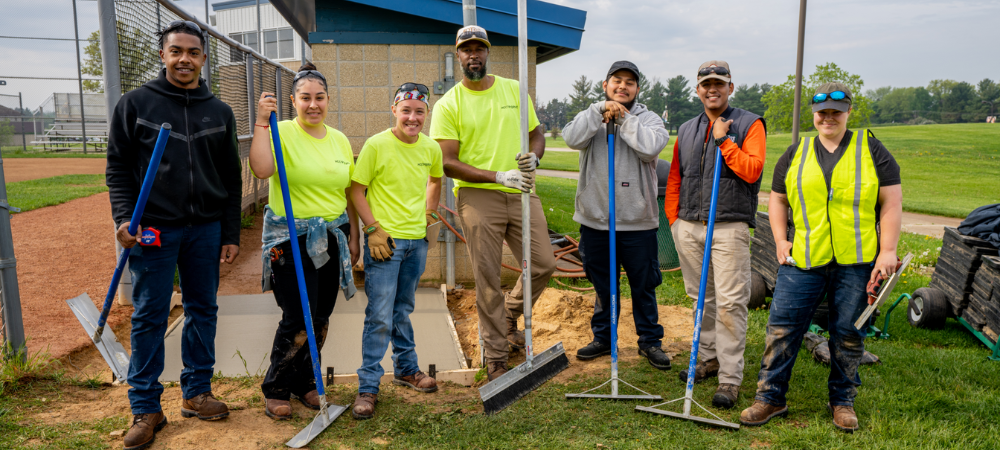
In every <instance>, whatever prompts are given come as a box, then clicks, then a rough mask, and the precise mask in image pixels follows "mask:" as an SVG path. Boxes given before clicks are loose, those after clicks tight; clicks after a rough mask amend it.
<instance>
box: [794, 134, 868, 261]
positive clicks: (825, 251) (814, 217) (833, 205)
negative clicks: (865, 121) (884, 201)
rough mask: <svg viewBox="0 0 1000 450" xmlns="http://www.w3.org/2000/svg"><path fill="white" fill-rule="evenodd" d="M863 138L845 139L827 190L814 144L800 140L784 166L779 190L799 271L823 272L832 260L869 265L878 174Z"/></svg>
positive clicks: (855, 136)
mask: <svg viewBox="0 0 1000 450" xmlns="http://www.w3.org/2000/svg"><path fill="white" fill-rule="evenodd" d="M867 134H868V130H858V131H857V132H856V133H854V135H853V136H852V137H851V141H850V143H849V144H848V146H847V149H845V151H844V155H843V156H842V157H841V158H840V161H838V162H837V165H836V166H835V167H834V169H833V174H832V175H831V177H830V187H829V189H828V188H827V185H826V179H825V178H824V176H823V169H822V167H820V165H819V161H818V160H817V159H816V150H815V145H816V144H815V138H803V139H802V140H801V141H800V142H799V147H798V149H796V151H795V155H794V156H793V157H792V159H791V160H790V161H789V167H788V173H787V175H786V176H785V189H786V192H787V195H788V204H789V205H791V208H792V220H793V221H794V222H795V241H794V243H793V245H792V257H793V258H795V263H796V265H797V266H798V267H799V268H802V269H811V268H813V267H819V266H823V265H826V264H828V263H830V261H832V260H833V259H834V257H836V260H837V262H838V263H840V264H845V265H848V264H859V263H868V262H871V261H873V260H874V259H875V253H876V251H877V250H878V236H877V234H876V232H875V222H876V219H877V218H876V216H875V205H876V204H877V203H878V174H877V173H876V172H875V163H874V161H873V160H872V157H871V152H870V151H869V149H868V139H867ZM821 150H823V149H821ZM823 151H825V150H823Z"/></svg>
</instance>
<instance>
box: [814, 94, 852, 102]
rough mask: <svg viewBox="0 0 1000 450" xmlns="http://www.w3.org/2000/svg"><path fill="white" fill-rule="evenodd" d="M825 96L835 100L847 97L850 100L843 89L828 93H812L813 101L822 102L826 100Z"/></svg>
mask: <svg viewBox="0 0 1000 450" xmlns="http://www.w3.org/2000/svg"><path fill="white" fill-rule="evenodd" d="M827 98H829V99H830V100H837V101H840V100H843V99H845V98H846V99H848V100H850V97H848V96H847V93H846V92H844V91H833V92H831V93H829V94H827V93H825V92H824V93H822V94H816V95H814V96H813V103H823V102H825V101H826V99H827Z"/></svg>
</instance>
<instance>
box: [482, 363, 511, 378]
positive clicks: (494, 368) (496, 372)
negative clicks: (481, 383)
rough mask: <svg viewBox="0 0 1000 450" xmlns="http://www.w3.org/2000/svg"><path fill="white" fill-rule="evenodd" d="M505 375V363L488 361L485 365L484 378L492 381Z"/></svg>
mask: <svg viewBox="0 0 1000 450" xmlns="http://www.w3.org/2000/svg"><path fill="white" fill-rule="evenodd" d="M505 373H507V361H489V362H487V363H486V378H487V379H488V380H489V381H493V380H495V379H497V378H499V377H500V376H501V375H503V374H505Z"/></svg>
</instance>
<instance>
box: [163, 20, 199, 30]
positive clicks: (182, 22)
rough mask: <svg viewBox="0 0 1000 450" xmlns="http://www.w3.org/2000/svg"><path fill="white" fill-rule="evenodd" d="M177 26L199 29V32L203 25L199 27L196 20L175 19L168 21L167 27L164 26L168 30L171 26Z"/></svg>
mask: <svg viewBox="0 0 1000 450" xmlns="http://www.w3.org/2000/svg"><path fill="white" fill-rule="evenodd" d="M175 27H185V28H190V29H192V30H194V31H197V32H198V33H201V27H199V26H198V24H196V23H194V22H192V21H190V20H175V21H173V22H170V23H168V24H167V27H166V28H164V30H168V29H170V28H175Z"/></svg>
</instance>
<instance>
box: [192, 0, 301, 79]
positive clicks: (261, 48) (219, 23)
mask: <svg viewBox="0 0 1000 450" xmlns="http://www.w3.org/2000/svg"><path fill="white" fill-rule="evenodd" d="M212 10H213V11H215V15H214V16H213V17H212V25H213V26H215V28H216V29H218V30H219V31H220V32H222V33H223V34H225V35H227V36H229V37H230V38H232V39H233V40H235V41H236V42H239V43H240V44H243V45H246V46H247V47H250V48H252V49H254V50H255V51H257V52H259V53H261V54H263V55H264V56H266V57H268V58H270V59H272V60H274V61H276V62H279V63H282V64H284V65H285V66H287V67H289V68H291V69H292V70H296V69H298V68H299V65H301V61H302V60H303V57H302V54H303V52H305V58H304V59H306V60H310V59H312V54H311V51H310V49H309V47H308V46H306V45H303V44H304V42H305V41H304V40H303V39H302V37H301V36H299V35H298V34H297V33H295V31H294V30H293V29H292V26H291V25H289V24H288V21H286V20H285V18H284V17H282V16H281V14H279V13H278V12H277V11H276V10H275V9H274V6H272V5H271V3H270V2H269V1H268V0H260V25H261V26H260V29H261V33H260V35H258V34H257V2H256V0H232V1H228V2H220V3H216V4H214V5H212ZM232 53H233V54H232V55H230V57H229V61H230V62H242V58H243V54H242V53H240V52H238V51H235V50H234V51H232Z"/></svg>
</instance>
